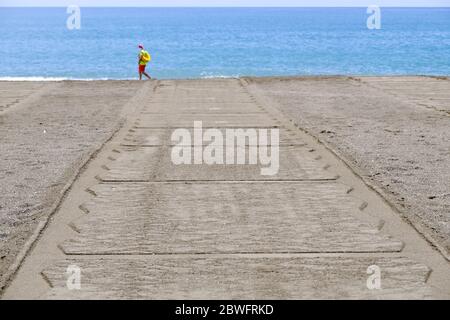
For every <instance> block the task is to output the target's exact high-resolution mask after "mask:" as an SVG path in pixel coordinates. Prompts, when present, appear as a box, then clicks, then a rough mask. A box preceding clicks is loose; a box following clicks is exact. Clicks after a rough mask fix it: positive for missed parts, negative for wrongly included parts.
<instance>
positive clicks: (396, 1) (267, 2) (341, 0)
mask: <svg viewBox="0 0 450 320" xmlns="http://www.w3.org/2000/svg"><path fill="white" fill-rule="evenodd" d="M68 5H79V6H82V7H88V6H89V7H92V6H94V7H113V6H122V7H134V6H136V7H140V6H157V7H191V6H199V7H211V6H212V7H222V6H225V7H227V6H231V7H238V6H250V7H266V6H269V7H270V6H272V7H274V6H275V7H323V6H324V7H327V6H329V7H367V6H369V5H378V6H381V7H449V6H450V0H0V7H2V6H5V7H11V6H13V7H15V6H33V7H37V6H63V7H66V6H68Z"/></svg>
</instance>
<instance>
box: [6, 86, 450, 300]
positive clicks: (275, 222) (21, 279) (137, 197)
mask: <svg viewBox="0 0 450 320" xmlns="http://www.w3.org/2000/svg"><path fill="white" fill-rule="evenodd" d="M129 105H130V106H129V108H130V109H131V110H134V111H131V112H129V114H128V115H127V122H126V124H125V125H124V126H123V127H122V129H121V130H120V131H119V132H118V133H117V134H116V135H115V136H114V137H113V138H112V140H111V141H110V142H108V143H106V144H105V146H104V147H103V148H102V150H101V151H100V152H99V153H98V155H97V156H96V157H95V158H93V159H92V160H91V162H90V164H89V165H88V167H87V168H86V170H85V171H84V172H83V173H82V174H81V175H80V177H79V178H78V179H77V181H75V183H74V185H73V186H72V188H71V190H70V191H69V192H68V193H67V195H66V198H65V200H64V201H63V202H62V203H61V206H60V207H59V210H58V212H56V214H55V215H54V218H53V220H52V221H51V223H50V224H49V226H48V227H47V229H46V230H45V231H44V232H43V234H42V235H41V237H40V238H39V240H38V241H37V244H36V246H35V248H34V249H33V250H32V251H31V253H30V254H29V255H28V257H27V259H26V260H25V262H24V263H23V264H22V267H21V269H20V270H19V272H18V273H17V275H16V277H15V279H14V280H13V281H12V283H11V285H10V286H9V288H8V289H7V291H6V292H5V295H4V298H7V299H16V298H32V299H69V298H70V299H72V298H73V299H98V298H112V299H308V298H326V299H345V298H349V299H380V298H381V299H396V298H408V299H424V298H432V297H434V298H449V293H450V283H449V279H450V268H449V266H448V263H447V261H446V260H445V258H444V257H443V256H442V255H441V254H440V253H439V252H438V251H436V250H434V249H433V248H432V247H431V246H430V245H429V244H428V243H427V242H426V240H424V239H423V237H422V236H421V235H419V234H418V233H417V232H416V231H415V230H414V229H413V228H412V227H411V226H410V225H408V224H407V223H406V222H404V221H403V220H402V219H401V218H400V217H399V216H398V215H397V213H396V212H394V211H393V210H392V209H391V208H390V206H389V205H388V204H386V203H385V202H384V201H383V200H382V199H381V198H380V197H379V196H378V195H377V194H376V193H375V192H373V191H372V190H371V189H369V188H367V187H366V186H365V184H364V183H363V182H362V181H361V180H360V179H359V178H358V177H357V176H356V175H355V174H354V173H353V172H352V171H351V170H350V169H349V168H348V167H346V166H345V165H343V163H342V162H341V161H340V160H339V159H338V158H336V157H335V156H334V155H333V154H332V153H331V152H329V151H328V150H327V149H326V148H325V147H324V146H323V145H321V144H320V143H318V142H317V141H316V140H315V139H314V138H312V137H311V136H309V135H307V134H305V133H304V132H302V131H300V130H299V129H298V128H297V127H296V126H295V125H294V124H293V123H292V122H291V121H290V120H289V119H288V118H286V117H284V116H283V114H281V113H280V112H279V111H278V110H277V109H276V108H274V107H273V106H271V105H270V104H267V103H266V101H265V100H264V98H262V97H260V96H258V95H255V94H253V93H252V92H251V91H249V90H248V88H247V84H246V83H245V81H243V80H239V79H221V80H217V79H215V80H189V81H187V80H186V81H185V80H180V81H171V80H166V81H156V82H147V83H146V84H145V85H144V86H143V87H142V88H141V89H140V90H139V91H138V94H137V95H135V96H134V98H133V99H132V100H131V102H129ZM194 121H202V122H203V125H204V127H205V128H220V129H221V130H225V129H227V128H279V129H280V169H279V171H278V173H277V174H276V175H273V176H264V175H261V174H260V165H259V164H256V165H207V164H195V165H174V164H173V163H172V162H171V157H170V152H171V147H172V145H173V142H172V141H170V134H171V132H172V130H174V129H176V128H179V127H184V128H188V129H189V128H192V126H193V122H194ZM69 266H76V267H78V268H80V271H81V287H80V290H69V289H70V288H68V287H67V273H66V271H67V268H68V267H69ZM370 266H376V267H377V268H379V270H380V271H381V287H380V288H375V289H374V288H371V287H370V286H369V287H368V285H367V279H368V278H369V277H370V274H368V273H367V270H368V268H369V267H370ZM431 271H432V272H431Z"/></svg>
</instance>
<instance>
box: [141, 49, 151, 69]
mask: <svg viewBox="0 0 450 320" xmlns="http://www.w3.org/2000/svg"><path fill="white" fill-rule="evenodd" d="M139 58H140V60H139V64H140V65H141V66H146V65H147V63H148V62H149V61H150V60H151V56H150V54H149V53H148V52H147V51H145V50H143V49H142V50H141V53H140V54H139Z"/></svg>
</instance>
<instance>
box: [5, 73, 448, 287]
mask: <svg viewBox="0 0 450 320" xmlns="http://www.w3.org/2000/svg"><path fill="white" fill-rule="evenodd" d="M244 81H246V82H247V83H248V84H249V89H250V90H253V91H255V92H257V94H258V95H260V96H262V97H265V98H266V99H268V101H271V103H272V104H273V106H274V107H276V108H279V109H280V110H281V111H282V112H283V113H284V114H285V115H286V116H288V117H289V118H290V119H291V120H292V121H293V122H295V123H296V124H298V125H299V127H300V128H301V129H303V130H306V131H308V132H309V133H310V134H312V135H313V136H316V137H318V138H319V139H320V140H322V141H324V142H325V143H327V144H328V145H329V146H330V148H332V149H333V150H334V151H335V152H336V153H338V154H339V155H340V156H341V157H342V159H343V160H345V161H346V162H347V163H348V164H349V165H350V166H351V167H352V168H354V170H355V171H356V172H357V173H358V174H360V175H361V176H363V177H364V178H366V180H367V181H369V182H371V183H373V185H374V186H375V187H378V188H379V190H380V192H382V194H383V196H384V197H385V198H386V199H388V200H389V201H390V202H391V203H392V205H394V206H395V207H396V208H398V210H399V213H400V214H403V215H404V216H405V218H406V219H408V221H410V222H411V223H413V224H414V225H415V226H417V227H418V228H419V229H420V232H423V233H424V234H425V235H426V236H427V237H428V239H429V240H430V241H431V242H433V243H434V244H436V245H437V246H439V247H440V249H441V251H442V252H443V253H444V254H446V255H447V257H448V254H449V249H450V242H449V234H450V139H449V132H450V130H449V129H450V121H449V120H450V118H449V117H450V113H449V112H450V81H449V80H448V79H437V78H429V77H408V78H402V77H395V78H389V77H386V78H349V77H330V78H326V77H318V78H314V77H311V78H308V77H307V78H245V79H244ZM143 83H144V82H137V81H94V82H70V81H65V82H46V83H45V82H0V169H1V170H0V180H1V184H0V192H1V194H2V196H1V198H0V275H3V276H5V275H7V270H8V269H9V268H10V267H11V265H12V264H13V263H14V260H15V257H16V256H17V254H18V253H19V252H20V250H21V249H22V248H23V246H24V245H25V243H26V242H27V240H28V239H29V238H30V236H31V235H32V234H33V231H34V230H35V228H36V226H37V224H38V223H39V221H40V220H41V219H42V218H45V217H47V216H49V215H50V214H51V213H52V211H53V210H54V206H55V205H56V204H57V203H58V202H59V200H60V199H61V198H62V197H63V193H64V191H65V190H66V189H67V187H68V186H70V183H71V182H72V181H73V180H74V179H75V178H76V176H77V173H78V172H79V171H80V169H81V168H82V167H83V165H84V164H85V163H86V161H87V160H89V158H90V157H91V156H92V155H93V154H94V153H95V152H96V151H97V150H98V149H100V148H101V146H102V144H103V143H104V142H105V141H107V140H108V139H110V138H111V137H112V136H113V134H114V132H115V131H116V130H117V129H118V128H119V127H120V125H121V123H122V122H123V120H124V118H125V117H126V114H127V103H128V102H129V101H130V100H131V99H132V98H133V96H135V95H136V93H137V92H138V91H139V89H140V88H141V87H142V86H143ZM4 283H5V278H4V277H3V278H2V279H1V282H0V286H1V285H3V284H4Z"/></svg>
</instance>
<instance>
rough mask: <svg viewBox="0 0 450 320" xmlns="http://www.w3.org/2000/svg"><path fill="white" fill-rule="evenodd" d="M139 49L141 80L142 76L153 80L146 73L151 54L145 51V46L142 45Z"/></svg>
mask: <svg viewBox="0 0 450 320" xmlns="http://www.w3.org/2000/svg"><path fill="white" fill-rule="evenodd" d="M138 47H139V49H141V50H140V51H139V80H142V75H144V76H146V77H147V78H148V79H151V77H150V76H149V75H148V74H147V72H145V67H146V66H147V63H149V61H150V60H151V56H150V54H149V53H148V52H147V51H146V50H145V49H144V46H143V45H142V44H140V45H139V46H138Z"/></svg>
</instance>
